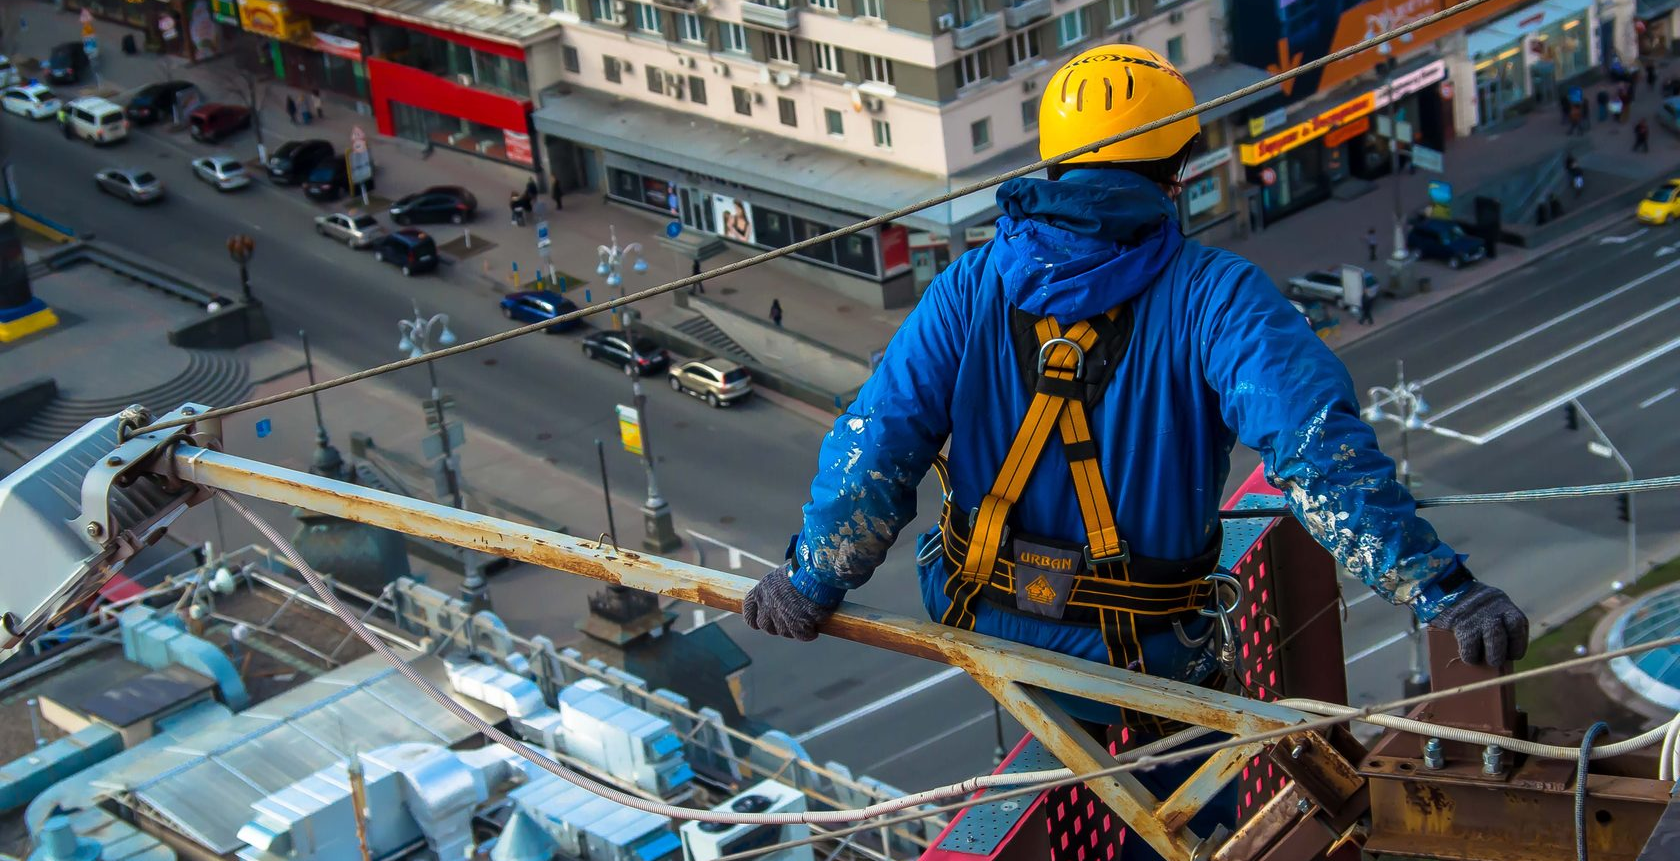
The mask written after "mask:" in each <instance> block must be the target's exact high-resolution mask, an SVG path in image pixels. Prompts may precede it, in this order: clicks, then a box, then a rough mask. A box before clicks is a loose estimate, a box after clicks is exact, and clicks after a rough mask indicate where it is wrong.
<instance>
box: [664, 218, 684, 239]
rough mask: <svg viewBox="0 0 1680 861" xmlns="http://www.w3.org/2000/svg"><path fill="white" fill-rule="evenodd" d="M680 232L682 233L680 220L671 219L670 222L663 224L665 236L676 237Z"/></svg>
mask: <svg viewBox="0 0 1680 861" xmlns="http://www.w3.org/2000/svg"><path fill="white" fill-rule="evenodd" d="M681 233H682V222H680V221H673V222H671V223H670V224H667V225H665V235H666V236H669V237H671V238H672V239H676V238H677V236H678V234H681Z"/></svg>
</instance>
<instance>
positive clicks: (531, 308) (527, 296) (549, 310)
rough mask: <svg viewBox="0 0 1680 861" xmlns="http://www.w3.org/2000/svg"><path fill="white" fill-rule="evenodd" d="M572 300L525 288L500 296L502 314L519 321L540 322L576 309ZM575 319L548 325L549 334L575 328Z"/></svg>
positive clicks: (545, 291) (548, 292)
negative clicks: (521, 290)
mask: <svg viewBox="0 0 1680 861" xmlns="http://www.w3.org/2000/svg"><path fill="white" fill-rule="evenodd" d="M577 307H578V306H576V305H574V304H572V300H570V299H567V298H566V297H564V296H561V295H560V294H559V293H553V292H550V291H548V290H527V291H525V292H522V293H509V294H508V295H506V296H503V297H502V316H504V317H506V318H508V319H509V320H517V321H519V322H521V323H540V322H542V321H544V320H552V319H554V318H555V317H558V316H560V315H562V314H570V313H571V312H573V311H576V310H577ZM577 324H578V321H577V320H566V321H564V322H561V323H556V324H554V325H553V326H550V327H548V332H549V334H555V333H559V332H564V331H566V330H568V329H573V328H576V327H577Z"/></svg>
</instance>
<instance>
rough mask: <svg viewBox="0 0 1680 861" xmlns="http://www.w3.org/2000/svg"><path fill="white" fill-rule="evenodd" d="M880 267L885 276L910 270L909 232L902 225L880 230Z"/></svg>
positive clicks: (893, 225) (891, 225)
mask: <svg viewBox="0 0 1680 861" xmlns="http://www.w3.org/2000/svg"><path fill="white" fill-rule="evenodd" d="M881 267H882V269H884V270H885V272H884V274H885V275H887V276H891V275H895V274H897V273H898V272H900V271H901V270H904V269H909V268H910V230H909V228H907V227H905V226H904V225H902V224H889V225H887V226H885V227H883V228H881Z"/></svg>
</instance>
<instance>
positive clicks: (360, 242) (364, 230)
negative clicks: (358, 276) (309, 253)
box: [315, 212, 385, 248]
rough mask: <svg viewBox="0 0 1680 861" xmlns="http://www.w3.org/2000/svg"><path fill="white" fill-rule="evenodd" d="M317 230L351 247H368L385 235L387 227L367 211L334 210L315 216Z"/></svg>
mask: <svg viewBox="0 0 1680 861" xmlns="http://www.w3.org/2000/svg"><path fill="white" fill-rule="evenodd" d="M315 232H316V233H319V234H321V235H322V236H325V237H327V238H329V239H337V240H339V241H341V242H343V243H344V244H346V245H348V246H350V247H351V248H366V247H368V246H369V245H372V244H373V243H375V242H378V241H379V240H380V239H381V238H382V237H384V236H385V228H384V227H381V226H380V224H379V222H378V221H376V220H375V219H374V217H373V216H371V215H368V214H367V213H365V212H334V213H330V214H328V215H317V216H315Z"/></svg>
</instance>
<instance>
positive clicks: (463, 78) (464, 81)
mask: <svg viewBox="0 0 1680 861" xmlns="http://www.w3.org/2000/svg"><path fill="white" fill-rule="evenodd" d="M455 83H457V84H460V85H461V86H463V87H470V86H472V84H473V76H472V75H469V74H466V73H465V72H462V73H460V74H457V75H456V76H455Z"/></svg>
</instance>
